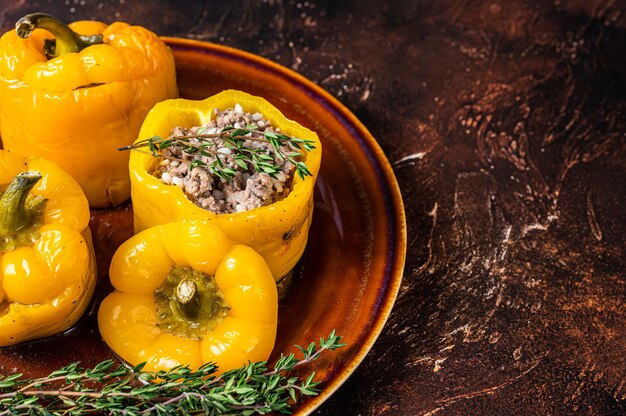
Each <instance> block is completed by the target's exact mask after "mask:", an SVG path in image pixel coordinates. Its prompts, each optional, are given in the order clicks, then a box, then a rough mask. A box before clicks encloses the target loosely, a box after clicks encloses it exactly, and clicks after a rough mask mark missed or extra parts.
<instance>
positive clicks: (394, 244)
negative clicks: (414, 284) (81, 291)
mask: <svg viewBox="0 0 626 416" xmlns="http://www.w3.org/2000/svg"><path fill="white" fill-rule="evenodd" d="M165 40H166V42H167V43H168V44H169V46H170V47H171V48H172V52H173V53H174V57H175V60H176V68H177V78H178V86H179V90H180V95H181V96H182V97H184V98H190V99H203V98H206V97H208V96H210V95H213V94H215V93H217V92H220V91H222V90H224V89H228V88H234V89H239V90H242V91H246V92H248V93H250V94H254V95H259V96H262V97H265V98H266V99H267V100H268V101H270V102H271V103H272V104H274V105H275V106H276V107H278V108H279V109H280V110H281V111H282V112H283V114H285V115H286V116H287V117H289V118H291V119H293V120H296V121H297V122H299V123H300V124H302V125H304V126H306V127H308V128H310V129H311V130H314V131H316V132H317V134H318V135H319V137H320V139H321V141H322V145H323V157H322V168H321V171H320V174H319V177H318V181H317V184H316V189H315V209H314V214H313V224H312V226H311V230H310V234H309V243H308V246H307V249H306V251H305V254H304V256H303V258H302V259H301V261H300V262H299V264H298V265H297V266H296V269H295V271H294V275H293V277H292V279H291V280H290V282H289V283H288V285H286V286H287V287H285V288H284V292H285V294H284V296H283V298H282V300H281V304H280V308H279V318H278V337H277V341H276V346H275V348H274V353H273V354H272V358H271V359H275V358H276V357H278V356H279V355H280V353H289V352H294V353H295V352H297V351H296V350H295V348H294V345H295V344H299V345H308V344H309V343H310V342H315V341H317V340H319V338H321V337H326V336H328V334H329V333H330V332H331V331H332V330H333V329H334V330H336V331H337V333H338V334H339V335H342V336H343V337H344V338H343V342H345V343H346V344H347V345H346V346H345V347H343V348H341V349H339V350H337V351H335V352H328V353H326V354H324V355H323V356H322V357H321V358H320V359H319V360H318V361H316V362H314V363H313V364H311V365H310V366H308V367H307V368H302V369H300V370H298V371H300V373H299V375H306V374H308V373H309V372H310V371H316V375H317V376H316V379H317V380H318V381H321V382H322V384H321V385H320V388H321V393H320V394H319V396H316V397H312V398H306V399H304V400H303V401H301V402H299V403H297V404H296V406H295V407H294V412H295V414H297V415H306V414H309V413H311V412H312V411H313V410H314V409H315V408H317V407H318V406H319V405H320V404H321V403H322V402H323V401H324V400H326V399H327V398H328V397H329V396H330V395H331V394H332V393H333V392H334V391H335V390H336V389H337V388H338V387H339V386H340V385H341V384H342V383H343V382H344V381H345V380H346V379H347V378H348V377H349V376H350V374H351V373H352V372H353V371H354V370H355V369H356V367H357V366H358V364H359V363H360V362H361V361H362V360H363V358H364V357H365V355H366V354H367V352H368V351H369V349H370V348H371V346H372V344H373V343H374V341H375V340H376V338H377V336H378V335H379V334H380V331H381V330H382V327H383V325H384V323H385V321H386V320H387V317H388V316H389V313H390V312H391V308H392V306H393V303H394V300H395V298H396V295H397V292H398V288H399V286H400V281H401V278H402V272H403V266H404V256H405V250H406V228H405V219H404V210H403V206H402V199H401V196H400V191H399V189H398V185H397V183H396V180H395V177H394V175H393V172H392V170H391V167H390V166H389V163H388V162H387V160H386V158H385V156H384V154H383V152H382V151H381V150H380V148H379V146H378V144H377V143H376V141H375V140H374V138H373V137H372V136H371V135H370V133H369V132H368V131H367V129H366V128H365V127H364V126H363V125H362V124H361V123H360V122H359V121H358V120H357V119H356V118H355V117H354V115H352V113H350V112H349V111H348V110H347V109H346V108H345V107H343V106H342V105H341V104H340V103H339V102H338V101H337V100H335V99H334V98H333V97H332V96H330V95H329V94H328V93H326V92H325V91H324V90H322V89H321V88H319V87H317V86H316V85H315V84H313V83H312V82H310V81H308V80H306V79H305V78H303V77H302V76H300V75H298V74H296V73H294V72H292V71H290V70H288V69H286V68H284V67H282V66H279V65H277V64H274V63H272V62H270V61H268V60H265V59H262V58H259V57H257V56H255V55H251V54H248V53H245V52H242V51H239V50H236V49H232V48H227V47H223V46H218V45H214V44H209V43H203V42H198V41H192V40H186V39H177V38H165ZM131 209H132V208H131V207H130V205H129V204H127V205H125V206H123V207H121V208H118V209H116V210H100V211H96V210H94V211H92V214H93V215H92V220H91V228H92V232H93V234H94V245H95V249H96V255H97V259H98V271H99V287H98V290H97V293H96V297H95V301H94V302H93V306H92V310H91V312H89V313H88V314H87V315H86V316H85V317H84V318H83V319H81V321H80V322H79V323H78V324H77V326H76V327H75V328H74V329H73V330H72V331H70V332H68V333H66V334H63V335H59V336H56V337H53V338H49V339H45V340H41V341H37V342H32V343H27V344H23V345H18V346H15V347H11V348H4V349H0V374H10V373H15V372H23V373H25V374H26V375H28V376H43V375H47V374H48V373H49V372H51V371H53V370H55V369H57V368H58V367H60V366H62V365H65V364H68V363H70V362H73V361H81V362H82V363H83V365H85V366H93V365H95V364H97V363H98V362H100V361H102V360H104V359H107V358H115V357H114V355H113V354H112V352H111V351H110V350H109V349H108V348H107V346H106V345H105V344H104V343H103V342H102V340H101V338H100V335H99V333H98V330H97V323H96V319H95V313H94V310H95V308H96V306H97V304H98V303H99V301H100V300H101V299H102V298H104V296H106V294H107V293H108V292H109V291H110V290H111V288H110V285H109V283H108V276H107V270H108V265H109V262H110V258H111V256H112V254H113V252H114V251H115V249H116V248H117V247H118V246H119V244H121V243H122V242H123V241H124V240H125V239H127V238H128V237H130V235H131V234H132V211H131ZM271 359H270V360H271Z"/></svg>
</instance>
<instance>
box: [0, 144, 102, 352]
mask: <svg viewBox="0 0 626 416" xmlns="http://www.w3.org/2000/svg"><path fill="white" fill-rule="evenodd" d="M0 185H1V186H0V189H4V191H3V192H2V193H1V194H2V196H1V197H0V347H4V346H9V345H15V344H18V343H20V342H23V341H28V340H33V339H37V338H43V337H47V336H50V335H54V334H58V333H60V332H63V331H65V330H66V329H68V328H70V327H71V326H72V325H74V324H75V323H76V321H78V319H79V318H80V317H81V315H82V314H83V313H84V312H85V310H86V309H87V306H88V305H89V301H90V299H91V296H92V294H93V291H94V288H95V284H96V262H95V256H94V252H93V247H92V245H91V233H90V232H89V216H90V213H89V205H88V203H87V198H85V195H84V193H83V191H82V190H81V189H80V186H78V184H77V183H76V181H74V180H73V179H72V178H71V177H70V176H69V175H68V174H67V173H65V172H64V171H63V170H61V168H59V167H58V166H57V165H56V164H54V163H52V162H50V161H46V160H42V159H35V158H21V157H18V156H15V155H13V154H11V153H9V152H6V151H2V150H0Z"/></svg>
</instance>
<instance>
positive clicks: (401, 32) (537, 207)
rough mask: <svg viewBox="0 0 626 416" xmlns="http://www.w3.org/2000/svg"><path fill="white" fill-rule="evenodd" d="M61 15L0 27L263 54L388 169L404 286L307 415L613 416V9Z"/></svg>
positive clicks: (621, 406)
mask: <svg viewBox="0 0 626 416" xmlns="http://www.w3.org/2000/svg"><path fill="white" fill-rule="evenodd" d="M67 3H69V4H67V5H66V4H65V2H62V1H57V2H55V4H53V5H50V4H48V2H46V1H29V2H27V3H26V2H12V1H5V2H4V4H3V7H2V12H1V14H0V27H1V29H2V30H7V29H9V28H10V27H11V26H12V25H13V22H14V21H15V20H16V19H17V18H19V17H20V16H21V15H23V14H24V13H26V12H31V11H35V10H39V11H49V12H52V13H54V14H56V15H59V16H60V17H62V18H65V19H69V20H73V19H78V18H92V17H93V18H98V19H100V20H105V21H111V20H113V19H120V20H126V21H129V22H133V23H140V24H143V25H145V26H148V27H150V28H151V29H153V30H155V31H157V32H159V33H160V34H163V35H171V36H184V37H194V38H198V39H202V40H209V41H215V42H220V43H223V44H227V45H230V46H234V47H237V48H241V49H244V50H247V51H250V52H253V53H257V54H259V55H261V56H264V57H267V58H269V59H271V60H274V61H276V62H278V63H281V64H283V65H285V66H287V67H290V68H292V69H294V70H296V71H298V72H300V73H302V74H303V75H305V76H306V77H308V78H310V79H312V80H313V81H315V82H316V83H318V84H319V85H321V86H322V87H323V88H325V89H327V90H328V91H329V92H330V93H332V94H333V95H335V96H336V97H337V98H339V100H341V101H342V102H343V103H344V104H345V105H346V106H348V107H349V108H350V109H351V110H352V111H354V112H355V114H356V115H357V116H358V117H359V118H360V119H361V121H363V123H364V124H365V125H366V126H368V127H369V129H370V130H371V131H372V133H373V135H374V136H375V137H376V138H377V139H378V141H379V143H380V144H381V146H382V148H383V150H384V151H385V152H386V154H387V155H388V157H389V160H390V161H391V162H392V164H393V166H394V168H395V171H396V175H397V177H398V181H399V183H400V187H401V189H402V191H403V195H404V198H405V205H406V213H407V220H408V235H409V248H408V253H407V265H406V273H405V278H404V282H403V286H402V288H401V291H400V295H399V298H398V301H397V304H396V307H395V309H394V312H393V313H392V316H391V318H390V321H389V322H388V324H387V326H386V328H385V330H384V331H383V334H382V335H381V337H380V338H379V340H378V342H377V343H376V345H375V346H374V348H373V349H372V351H371V352H370V354H369V355H368V357H367V358H366V359H365V361H364V362H363V363H362V364H361V366H360V367H359V368H358V370H357V371H356V372H355V373H354V374H353V375H352V377H351V378H350V379H349V380H348V382H347V383H346V384H345V385H344V386H343V387H342V388H341V389H340V390H339V391H338V392H337V393H336V394H335V395H334V396H333V397H332V398H331V399H329V401H328V402H326V403H325V404H324V405H323V406H322V407H321V408H320V409H319V410H318V411H317V412H316V414H319V415H338V414H349V415H359V414H360V415H414V414H438V415H464V414H493V415H499V414H510V413H514V414H538V415H543V414H557V415H569V414H585V415H586V414H592V415H613V414H615V415H617V414H625V413H626V329H625V328H626V311H625V303H626V278H625V276H624V270H625V269H626V261H625V260H624V259H625V253H624V249H625V246H626V245H625V240H624V234H625V232H626V209H625V208H624V204H623V203H624V189H625V188H626V186H625V182H626V181H625V180H624V177H625V174H626V146H624V141H625V136H626V111H625V110H626V69H625V68H626V67H625V66H624V65H625V64H624V59H625V58H624V57H625V56H626V5H625V4H624V2H618V1H582V0H580V1H565V0H561V1H558V0H556V1H553V2H549V1H544V2H522V1H514V2H511V1H504V0H501V1H496V0H494V1H489V2H483V1H472V2H468V1H450V0H445V1H428V2H427V1H413V2H408V1H405V2H388V3H389V4H387V5H385V4H384V3H383V2H377V1H368V2H356V1H346V2H342V3H341V5H337V4H336V3H335V2H331V1H327V2H323V1H319V2H313V1H311V2H304V1H301V2H294V1H289V2H281V1H273V0H268V1H265V2H260V1H239V2H230V1H219V2H217V1H211V2H208V1H207V2H204V3H203V2H185V3H184V4H183V2H175V1H164V2H147V1H146V2H143V1H131V0H126V2H123V1H121V0H120V1H116V2H111V1H101V2H98V1H89V0H85V1H80V2H78V1H74V0H70V1H67ZM102 227H104V228H102ZM99 230H100V231H101V232H107V231H106V224H104V223H102V224H100V227H99Z"/></svg>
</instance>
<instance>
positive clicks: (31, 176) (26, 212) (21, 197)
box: [0, 171, 41, 239]
mask: <svg viewBox="0 0 626 416" xmlns="http://www.w3.org/2000/svg"><path fill="white" fill-rule="evenodd" d="M40 179H41V173H39V172H34V171H28V172H22V173H19V174H18V175H17V176H16V177H15V178H14V179H13V180H12V181H11V183H10V184H9V186H8V187H7V190H6V191H5V192H4V194H3V195H2V197H1V198H0V237H2V238H4V239H6V238H8V237H12V236H14V235H15V234H17V233H19V232H20V231H21V230H23V229H25V228H28V227H30V226H32V225H34V224H33V222H34V217H35V215H34V214H35V213H33V210H32V208H31V209H27V207H26V198H27V197H28V194H29V192H30V191H31V190H32V189H33V187H34V186H35V184H37V182H39V180H40Z"/></svg>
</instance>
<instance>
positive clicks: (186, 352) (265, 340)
mask: <svg viewBox="0 0 626 416" xmlns="http://www.w3.org/2000/svg"><path fill="white" fill-rule="evenodd" d="M109 276H110V278H111V283H112V284H113V287H114V288H115V291H114V292H113V293H112V294H110V295H109V296H108V297H107V298H106V299H104V301H103V302H102V304H101V305H100V310H99V311H98V325H99V327H100V333H101V334H102V337H103V338H104V340H105V342H106V343H107V344H108V345H109V346H110V347H111V349H113V351H115V352H116V353H117V354H118V355H120V356H121V357H122V358H123V359H125V360H126V361H127V362H129V363H131V364H133V365H136V364H138V363H141V362H146V367H145V368H146V369H147V370H152V371H158V370H166V369H170V368H172V367H174V366H177V365H189V366H190V367H191V368H192V369H197V368H198V367H200V365H202V364H203V363H207V362H214V363H217V364H218V367H219V370H220V371H227V370H230V369H234V368H238V367H240V366H242V365H243V364H246V363H247V362H248V361H259V360H266V359H267V358H268V357H269V355H270V353H271V351H272V349H273V347H274V342H275V339H276V325H277V315H278V295H277V290H276V285H275V283H274V279H273V277H272V274H271V272H270V270H269V268H268V266H267V264H266V263H265V261H264V260H263V258H262V257H261V256H260V255H259V254H257V253H256V252H255V251H254V250H252V249H251V248H249V247H247V246H243V245H238V244H236V243H234V242H233V241H231V240H230V239H229V238H228V237H226V235H224V233H222V232H221V231H220V230H219V229H218V228H217V227H216V226H215V225H213V224H208V223H204V222H200V221H181V222H174V223H169V224H163V225H160V226H156V227H153V228H150V229H148V230H145V231H143V232H141V233H139V234H136V235H135V236H133V237H132V238H130V239H129V240H128V241H126V242H125V243H124V244H122V245H121V246H120V248H119V249H118V250H117V252H116V253H115V255H114V256H113V260H112V262H111V267H110V271H109Z"/></svg>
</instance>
